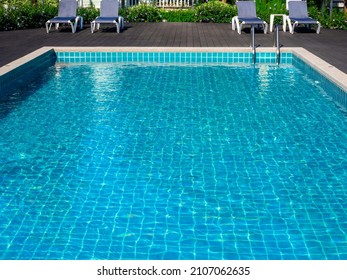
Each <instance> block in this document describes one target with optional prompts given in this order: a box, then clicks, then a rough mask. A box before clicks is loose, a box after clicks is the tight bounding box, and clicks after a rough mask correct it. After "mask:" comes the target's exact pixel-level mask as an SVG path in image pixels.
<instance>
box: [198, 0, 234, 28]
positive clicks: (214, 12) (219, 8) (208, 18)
mask: <svg viewBox="0 0 347 280" xmlns="http://www.w3.org/2000/svg"><path fill="white" fill-rule="evenodd" d="M194 12H195V21H196V22H220V23H223V22H224V23H228V22H229V23H230V22H231V19H232V18H233V16H235V15H236V14H237V9H236V6H232V5H229V4H225V3H222V2H220V1H209V2H207V3H204V4H200V5H198V6H196V7H195V8H194Z"/></svg>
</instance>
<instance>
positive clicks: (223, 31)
mask: <svg viewBox="0 0 347 280" xmlns="http://www.w3.org/2000/svg"><path fill="white" fill-rule="evenodd" d="M273 39H274V38H273V33H269V34H263V33H257V34H256V36H255V40H256V44H257V45H260V46H261V47H272V46H273ZM250 40H251V38H250V34H249V33H248V32H247V30H246V32H243V33H242V34H241V35H239V34H237V32H236V31H232V29H231V24H220V23H164V22H160V23H127V24H126V28H125V30H124V31H123V32H122V33H120V34H117V33H115V30H114V28H109V29H104V30H102V31H99V32H96V33H94V34H91V32H90V28H89V26H85V27H84V29H83V30H81V31H77V33H75V34H72V33H71V30H70V29H67V28H66V29H61V30H60V31H55V30H53V31H52V32H51V33H49V34H47V33H46V30H45V29H43V28H40V29H29V30H18V31H3V32H0V66H4V65H6V64H7V63H9V62H11V61H13V60H16V59H18V58H20V57H22V56H23V55H26V54H28V53H30V52H32V51H34V50H36V49H38V48H40V47H43V46H136V47H141V46H144V47H211V48H213V47H231V48H232V47H249V45H250ZM280 43H281V44H282V45H283V46H284V47H303V48H305V49H307V50H308V51H310V52H312V53H313V54H315V55H317V56H319V57H320V58H322V59H323V60H325V61H327V62H328V63H330V64H332V65H334V66H335V67H337V68H338V69H340V70H342V71H343V72H345V73H347V31H342V30H327V29H323V30H321V34H318V35H317V34H316V33H314V32H307V31H304V30H302V31H301V32H296V33H294V34H293V35H292V34H290V33H289V32H286V33H284V32H282V31H280Z"/></svg>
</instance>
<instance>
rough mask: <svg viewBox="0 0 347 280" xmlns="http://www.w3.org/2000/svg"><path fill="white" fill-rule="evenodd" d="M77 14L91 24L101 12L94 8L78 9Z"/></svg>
mask: <svg viewBox="0 0 347 280" xmlns="http://www.w3.org/2000/svg"><path fill="white" fill-rule="evenodd" d="M77 14H78V15H80V16H81V17H83V21H84V22H85V23H90V22H91V21H93V20H94V19H95V18H96V17H97V16H99V14H100V13H99V10H98V9H95V8H94V7H86V8H78V11H77Z"/></svg>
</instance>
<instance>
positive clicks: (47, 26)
mask: <svg viewBox="0 0 347 280" xmlns="http://www.w3.org/2000/svg"><path fill="white" fill-rule="evenodd" d="M51 27H52V23H50V22H49V21H47V22H46V31H47V33H49V31H50V30H51Z"/></svg>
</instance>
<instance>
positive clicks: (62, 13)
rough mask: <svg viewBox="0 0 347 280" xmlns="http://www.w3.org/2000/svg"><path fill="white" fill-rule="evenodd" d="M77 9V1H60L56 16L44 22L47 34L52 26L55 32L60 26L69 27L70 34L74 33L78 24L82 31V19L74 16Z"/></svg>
mask: <svg viewBox="0 0 347 280" xmlns="http://www.w3.org/2000/svg"><path fill="white" fill-rule="evenodd" d="M77 7H78V1H77V0H60V1H59V10H58V16H56V17H54V18H52V19H50V20H48V21H47V22H46V31H47V33H49V31H50V30H51V28H52V24H54V25H55V29H56V30H58V29H59V26H60V24H68V25H70V26H71V30H72V33H75V32H76V30H77V26H78V24H79V27H80V29H83V17H81V16H77V15H76V12H77Z"/></svg>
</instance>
